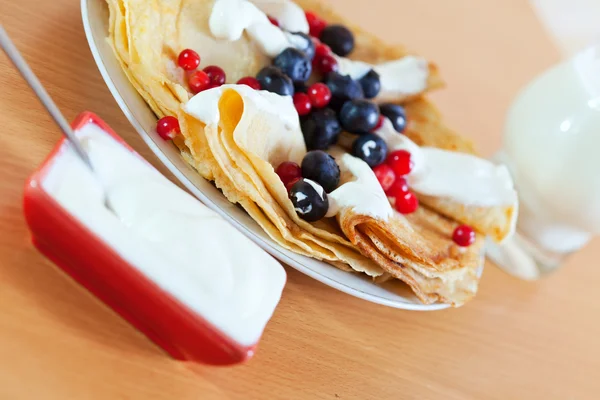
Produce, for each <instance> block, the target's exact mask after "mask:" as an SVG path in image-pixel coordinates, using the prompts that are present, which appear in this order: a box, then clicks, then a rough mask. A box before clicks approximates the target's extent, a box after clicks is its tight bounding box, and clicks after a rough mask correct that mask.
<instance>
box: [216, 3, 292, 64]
mask: <svg viewBox="0 0 600 400" xmlns="http://www.w3.org/2000/svg"><path fill="white" fill-rule="evenodd" d="M208 25H209V28H210V32H211V34H212V35H213V36H214V37H215V38H217V39H225V40H231V41H234V40H238V39H240V38H241V37H242V34H243V33H244V31H245V32H247V33H248V36H250V38H251V39H252V40H253V41H254V42H255V43H256V44H257V45H258V46H259V47H260V49H261V50H262V52H263V53H265V54H266V55H268V56H269V57H271V58H274V57H276V56H277V55H278V54H279V53H281V52H282V51H283V50H285V49H286V48H288V47H292V46H293V45H292V43H290V41H289V40H288V37H287V36H286V34H285V33H284V32H283V31H282V30H281V29H279V28H278V27H276V26H275V25H273V24H272V23H271V22H270V21H269V19H268V18H267V15H266V14H265V13H264V12H262V11H261V10H260V9H259V8H258V7H256V6H255V5H254V4H252V3H251V2H249V1H247V0H217V1H215V4H214V6H213V9H212V12H211V14H210V18H209V20H208Z"/></svg>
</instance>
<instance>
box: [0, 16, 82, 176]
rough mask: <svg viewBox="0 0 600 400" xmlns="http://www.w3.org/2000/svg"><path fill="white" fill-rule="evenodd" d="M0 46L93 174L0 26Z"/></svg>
mask: <svg viewBox="0 0 600 400" xmlns="http://www.w3.org/2000/svg"><path fill="white" fill-rule="evenodd" d="M0 46H1V47H2V50H4V52H5V53H6V55H7V56H8V58H9V59H10V60H11V61H12V63H13V64H14V66H15V67H16V68H17V70H19V72H20V73H21V75H22V76H23V78H24V79H25V80H26V81H27V83H28V84H29V86H30V87H31V89H32V90H33V91H34V93H35V94H36V95H37V97H38V99H40V102H41V103H42V104H43V105H44V107H45V108H46V110H47V111H48V113H49V114H50V116H51V117H52V118H53V119H54V122H56V124H57V125H58V126H59V127H60V129H61V131H62V132H63V134H64V135H65V136H66V138H67V139H68V140H69V142H70V143H71V145H72V147H73V149H74V150H75V153H77V155H78V156H79V158H81V160H83V162H84V163H85V164H86V165H87V166H88V168H89V169H90V170H92V172H94V168H93V166H92V163H91V161H90V158H89V157H88V155H87V153H86V152H85V150H84V149H83V147H82V146H81V143H80V142H79V139H77V137H76V136H75V134H74V133H73V130H72V129H71V126H70V125H69V123H68V122H67V120H66V119H65V117H64V115H62V113H61V112H60V110H59V109H58V107H57V106H56V104H55V103H54V101H52V99H51V98H50V96H49V95H48V93H47V92H46V89H44V87H43V86H42V84H41V82H40V81H39V80H38V78H37V77H36V76H35V74H34V73H33V71H32V70H31V68H29V65H28V64H27V62H26V61H25V59H23V56H21V53H20V52H19V50H17V48H16V47H15V45H14V44H13V42H12V40H10V37H9V36H8V33H6V31H5V30H4V28H3V27H2V25H1V24H0Z"/></svg>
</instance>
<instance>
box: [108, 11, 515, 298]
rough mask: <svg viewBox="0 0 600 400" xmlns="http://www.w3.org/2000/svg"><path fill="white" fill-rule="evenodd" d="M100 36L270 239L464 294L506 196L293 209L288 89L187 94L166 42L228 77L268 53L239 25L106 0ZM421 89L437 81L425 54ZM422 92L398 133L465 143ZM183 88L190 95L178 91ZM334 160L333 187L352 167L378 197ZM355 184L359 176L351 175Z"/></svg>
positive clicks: (363, 55)
mask: <svg viewBox="0 0 600 400" xmlns="http://www.w3.org/2000/svg"><path fill="white" fill-rule="evenodd" d="M107 1H108V4H109V9H110V26H109V38H108V40H109V42H110V44H111V45H112V46H113V48H114V52H115V55H116V57H117V58H118V60H119V62H120V63H121V65H122V67H123V70H124V71H125V73H126V74H127V76H128V78H129V80H130V81H131V83H132V84H133V86H134V87H135V88H136V89H137V91H138V92H139V93H140V95H141V96H142V97H143V98H144V99H145V100H146V101H147V103H148V105H149V106H150V107H151V108H152V110H153V111H154V112H155V113H156V114H157V115H158V116H159V117H162V116H165V115H174V116H177V118H178V119H179V122H180V126H181V131H182V133H183V135H181V136H178V137H177V138H176V139H175V140H174V141H175V144H176V145H177V146H178V147H179V149H180V150H181V152H182V155H183V157H184V158H185V159H186V161H187V162H189V163H190V164H191V165H192V166H193V167H194V168H195V169H196V170H197V171H198V172H199V173H200V174H201V175H202V176H203V177H204V178H206V179H208V180H211V181H213V182H214V183H215V185H216V186H217V187H218V188H220V189H221V190H222V191H223V193H224V195H225V196H227V198H228V199H229V200H230V201H231V202H233V203H239V204H240V205H241V206H242V207H243V208H244V209H245V210H246V211H247V212H248V213H249V214H250V215H251V216H252V218H253V219H254V220H255V221H256V222H257V223H258V224H260V226H261V227H262V228H263V229H264V230H265V231H266V232H267V233H268V234H269V235H270V237H271V238H272V239H273V240H274V241H276V242H277V243H278V244H280V245H281V246H283V247H285V248H287V249H289V250H291V251H294V252H296V253H299V254H303V255H306V256H310V257H314V258H317V259H319V260H323V261H325V262H327V263H330V264H332V265H334V266H336V267H338V268H340V269H343V270H347V271H356V272H361V273H365V274H367V275H369V276H371V277H373V278H376V279H379V280H385V279H390V278H397V279H400V280H402V281H403V282H405V283H407V284H408V285H409V286H410V287H411V288H412V290H413V291H414V292H415V294H416V295H417V296H418V298H419V299H420V300H421V301H422V302H423V303H427V304H429V303H433V302H443V303H448V304H451V305H454V306H459V305H462V304H464V303H465V302H466V301H468V300H469V299H470V298H472V297H473V296H474V294H475V293H476V291H477V284H478V273H477V272H478V268H479V266H480V264H481V257H482V246H483V236H484V235H489V236H492V237H493V238H495V239H497V240H501V239H503V238H504V237H506V236H507V235H508V234H509V232H510V231H511V227H512V223H513V221H514V217H515V214H516V205H510V206H503V207H472V206H467V205H463V204H458V203H456V202H454V201H452V200H449V199H445V198H435V197H428V196H419V198H420V200H421V203H422V206H421V207H419V209H418V210H417V211H416V212H415V213H413V214H410V215H407V216H404V215H401V214H399V213H397V212H395V211H392V208H391V207H390V208H389V212H387V216H386V217H385V218H381V217H380V216H374V215H371V213H368V212H361V210H360V209H357V208H353V207H342V208H341V209H340V210H339V211H338V212H337V214H336V216H335V217H332V218H324V219H322V220H320V221H318V222H315V223H308V222H306V221H304V220H302V219H300V218H299V217H298V216H297V214H296V211H295V210H294V207H293V205H292V202H291V201H290V199H289V198H288V192H287V190H286V188H285V186H284V185H283V183H282V182H281V180H280V178H279V177H278V175H277V174H276V173H275V171H274V167H276V166H278V165H279V164H280V163H281V162H283V161H294V162H297V163H300V162H301V161H302V158H303V156H304V155H305V154H306V147H305V144H304V139H303V135H302V132H301V129H300V126H299V119H298V114H297V113H296V111H295V109H294V106H293V103H292V100H291V98H290V97H283V96H279V95H276V94H272V93H269V92H265V91H254V90H252V89H250V88H249V87H246V86H243V85H224V86H221V87H219V88H215V89H210V90H208V91H205V92H201V93H199V94H198V95H196V96H195V97H193V98H192V96H191V94H190V93H189V92H188V90H187V88H186V87H187V85H186V84H185V79H184V76H183V73H182V72H181V71H179V70H178V69H177V68H176V64H175V61H174V60H176V57H177V54H178V52H179V51H180V50H181V49H184V48H191V49H194V50H196V51H197V52H198V53H199V54H201V56H202V63H203V64H204V65H208V64H216V65H219V66H221V67H222V68H223V69H224V70H225V72H226V73H227V76H228V82H235V81H237V79H239V78H240V77H243V76H246V75H252V76H254V75H255V74H256V72H257V71H258V70H259V69H260V68H261V67H263V66H265V65H269V64H270V60H269V59H268V58H266V57H265V56H264V55H263V54H261V53H260V52H259V51H258V50H257V49H256V47H255V45H254V44H253V43H252V42H251V41H250V40H249V39H248V38H247V37H246V36H245V35H244V36H242V38H241V39H239V40H237V41H223V40H217V39H214V38H213V37H212V36H211V34H210V30H209V29H208V19H209V16H210V11H211V9H212V5H213V3H214V0H208V1H202V0H195V1H193V0H188V1H185V0H163V1H154V2H148V1H146V0H107ZM297 3H298V4H299V5H300V6H301V7H302V8H304V9H312V10H317V11H318V12H319V13H320V14H321V15H322V16H323V17H324V18H326V19H327V20H329V21H332V22H344V23H345V24H346V25H347V26H351V24H348V23H347V22H346V21H342V19H341V18H340V17H339V16H337V15H336V14H334V13H333V12H332V11H331V10H329V9H327V8H325V7H324V6H322V5H320V4H319V3H318V2H317V1H314V0H302V1H297ZM352 29H353V32H354V34H355V38H356V49H355V51H354V52H353V54H352V58H355V59H358V60H362V61H365V62H369V63H378V62H382V61H386V60H392V59H397V58H400V57H402V56H405V55H407V54H408V53H407V52H406V51H405V50H404V49H403V48H399V47H392V46H388V45H386V44H384V43H382V42H381V41H380V40H378V39H376V38H374V37H373V36H371V35H369V34H367V33H365V32H363V31H361V30H360V29H359V28H357V27H355V26H352ZM429 72H430V74H429V78H428V86H427V88H426V90H430V89H432V88H435V87H438V86H440V84H441V81H440V78H439V76H438V73H437V69H436V68H435V67H434V66H433V65H432V64H430V66H429ZM422 94H423V93H412V94H410V95H402V96H398V98H397V99H395V101H396V102H398V103H402V104H403V105H404V106H405V107H406V110H407V114H408V119H409V125H408V128H407V131H406V135H407V136H408V137H410V138H411V139H412V140H414V141H415V142H416V143H418V144H419V145H422V146H433V147H439V148H443V149H448V150H454V151H460V152H466V153H474V150H473V147H472V146H471V144H470V143H469V142H468V141H466V140H464V139H462V138H461V137H460V136H458V135H457V134H455V133H454V132H452V131H451V130H449V129H448V128H446V127H445V126H444V125H443V123H442V121H441V119H440V115H439V113H438V112H437V110H436V109H435V108H434V107H433V106H432V105H431V104H430V103H429V102H428V101H427V100H425V99H423V98H422ZM190 98H192V99H191V100H190ZM332 154H333V155H334V156H335V157H336V159H337V161H338V164H339V165H340V169H341V171H342V181H341V184H340V187H339V188H338V189H336V191H334V192H333V193H332V195H333V194H334V193H335V192H337V191H343V190H345V189H344V188H348V187H349V186H348V185H353V184H357V182H356V179H357V176H356V171H357V168H358V169H360V172H361V179H362V180H363V181H364V180H365V179H366V180H367V181H369V182H367V183H366V184H367V186H368V187H369V188H370V193H371V195H372V196H373V201H374V202H381V201H382V200H383V201H384V202H385V204H387V207H389V203H388V202H387V198H386V196H385V194H384V192H383V190H382V189H381V187H380V186H379V183H378V181H377V178H376V177H375V175H374V173H373V172H372V171H371V169H370V168H369V167H368V166H367V164H366V163H364V162H363V161H362V160H359V159H356V158H354V157H352V156H350V155H349V154H347V153H344V152H343V151H342V150H340V149H339V148H338V149H333V151H332ZM363 183H364V182H363ZM461 223H466V224H469V225H471V226H473V227H474V228H475V229H476V231H477V232H478V235H477V239H476V242H475V244H473V245H472V246H470V247H466V248H460V247H459V246H457V245H456V244H455V243H454V242H453V241H452V232H453V231H454V229H455V228H456V227H457V226H458V225H459V224H461Z"/></svg>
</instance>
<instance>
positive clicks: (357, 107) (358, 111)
mask: <svg viewBox="0 0 600 400" xmlns="http://www.w3.org/2000/svg"><path fill="white" fill-rule="evenodd" d="M377 122H379V107H377V104H375V103H373V102H371V101H368V100H360V99H356V100H350V101H347V102H346V103H344V106H343V107H342V110H341V111H340V123H341V124H342V127H343V128H344V130H345V131H348V132H350V133H357V134H363V133H368V132H371V131H372V130H373V128H375V126H377Z"/></svg>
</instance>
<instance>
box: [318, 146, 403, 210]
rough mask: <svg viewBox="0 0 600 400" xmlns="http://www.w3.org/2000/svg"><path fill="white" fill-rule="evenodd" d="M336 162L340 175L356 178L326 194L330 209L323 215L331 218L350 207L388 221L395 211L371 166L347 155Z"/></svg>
mask: <svg viewBox="0 0 600 400" xmlns="http://www.w3.org/2000/svg"><path fill="white" fill-rule="evenodd" d="M336 161H337V162H338V165H339V167H340V172H341V174H342V175H344V173H347V172H350V173H351V174H352V175H353V176H354V177H355V178H356V179H355V180H354V181H351V182H347V183H344V184H342V185H341V186H340V187H338V188H337V189H335V190H334V191H333V192H331V193H330V194H329V197H328V200H329V210H328V211H327V214H326V215H325V216H326V217H333V216H335V215H336V214H338V213H339V212H340V210H341V209H342V208H346V207H349V208H351V209H353V210H354V212H356V213H357V214H362V215H368V216H371V217H373V218H375V219H379V220H384V221H387V220H388V218H390V217H391V216H392V215H393V213H394V211H393V210H392V206H391V205H390V202H389V201H388V198H387V196H386V195H385V192H384V191H383V189H382V188H381V185H380V184H379V181H378V180H377V177H376V176H375V173H374V172H373V170H372V169H371V167H369V165H368V164H367V163H366V162H364V161H363V160H361V159H359V158H356V157H354V156H352V155H350V154H348V153H345V154H343V155H342V156H341V157H339V158H337V159H336Z"/></svg>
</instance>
